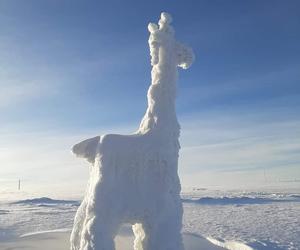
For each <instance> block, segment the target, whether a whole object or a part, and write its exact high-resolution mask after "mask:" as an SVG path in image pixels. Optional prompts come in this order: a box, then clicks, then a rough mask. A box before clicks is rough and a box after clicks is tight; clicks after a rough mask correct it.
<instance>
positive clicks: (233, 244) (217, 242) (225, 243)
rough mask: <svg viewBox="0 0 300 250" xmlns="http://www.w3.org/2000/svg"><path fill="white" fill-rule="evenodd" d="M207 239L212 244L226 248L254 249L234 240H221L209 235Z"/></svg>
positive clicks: (237, 249)
mask: <svg viewBox="0 0 300 250" xmlns="http://www.w3.org/2000/svg"><path fill="white" fill-rule="evenodd" d="M206 239H207V240H208V241H210V242H211V243H212V244H214V245H216V246H219V247H223V248H226V249H228V250H254V248H252V247H249V246H247V245H245V244H244V243H240V242H235V241H222V240H216V239H213V238H210V237H207V238H206Z"/></svg>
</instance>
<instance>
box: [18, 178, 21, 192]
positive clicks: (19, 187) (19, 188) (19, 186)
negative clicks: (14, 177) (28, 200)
mask: <svg viewBox="0 0 300 250" xmlns="http://www.w3.org/2000/svg"><path fill="white" fill-rule="evenodd" d="M18 190H21V180H20V179H19V185H18Z"/></svg>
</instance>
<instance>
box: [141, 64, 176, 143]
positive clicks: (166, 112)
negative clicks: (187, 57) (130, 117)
mask: <svg viewBox="0 0 300 250" xmlns="http://www.w3.org/2000/svg"><path fill="white" fill-rule="evenodd" d="M169 59H170V58H169ZM162 62H164V63H158V64H157V65H155V66H153V68H152V71H151V77H152V83H151V85H150V87H149V89H148V94H147V99H148V108H147V111H146V114H145V115H144V118H143V120H142V122H141V124H140V128H139V132H141V133H146V132H148V131H153V132H154V131H155V132H157V133H160V134H164V135H167V134H169V133H171V134H172V136H173V137H174V136H176V137H177V138H178V137H179V124H178V120H177V116H176V107H175V100H176V83H177V67H176V65H175V64H174V63H172V62H173V61H172V60H171V61H169V60H167V61H166V60H162ZM168 62H169V63H168ZM170 62H171V63H170Z"/></svg>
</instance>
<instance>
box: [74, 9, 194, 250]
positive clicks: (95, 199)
mask: <svg viewBox="0 0 300 250" xmlns="http://www.w3.org/2000/svg"><path fill="white" fill-rule="evenodd" d="M171 22H172V18H171V16H170V15H169V14H167V13H162V14H161V18H160V20H159V23H158V26H157V25H156V24H153V23H150V24H149V25H148V30H149V32H150V37H149V47H150V54H151V65H152V66H153V67H152V71H151V77H152V83H151V85H150V87H149V90H148V94H147V98H148V108H147V111H146V113H145V115H144V118H143V120H142V122H141V124H140V127H139V129H138V131H137V132H135V133H134V134H132V135H116V134H109V135H104V136H101V137H94V138H91V139H87V140H85V141H83V142H81V143H79V144H77V145H75V146H74V147H73V153H74V154H76V155H77V156H78V157H83V158H86V159H87V160H88V161H89V162H90V163H92V164H93V166H92V167H91V173H90V180H89V183H88V187H87V191H86V194H85V197H84V200H83V202H82V204H81V206H80V207H79V209H78V211H77V214H76V217H75V220H74V227H73V231H72V235H71V249H72V250H113V249H115V248H114V241H113V239H114V237H115V235H116V234H117V232H118V229H119V226H120V225H121V224H122V223H131V224H132V225H133V232H134V235H135V241H134V249H135V250H183V244H182V238H181V227H182V205H181V200H180V196H179V193H180V181H179V177H178V173H177V170H178V153H179V149H180V145H179V141H178V138H179V134H180V126H179V123H178V121H177V117H176V112H175V98H176V82H177V67H182V68H184V69H186V68H188V67H189V66H190V65H191V64H192V62H193V60H194V55H193V52H192V50H191V49H190V48H188V47H186V46H184V45H183V44H180V43H178V42H177V41H176V40H175V38H174V35H175V32H174V29H173V27H172V26H171V25H170V24H171Z"/></svg>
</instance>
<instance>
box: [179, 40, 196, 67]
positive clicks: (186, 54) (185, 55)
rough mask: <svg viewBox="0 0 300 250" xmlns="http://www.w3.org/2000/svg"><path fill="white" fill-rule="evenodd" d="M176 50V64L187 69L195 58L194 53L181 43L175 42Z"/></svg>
mask: <svg viewBox="0 0 300 250" xmlns="http://www.w3.org/2000/svg"><path fill="white" fill-rule="evenodd" d="M176 51H177V64H178V67H181V68H183V69H188V68H189V67H190V66H191V65H192V64H193V62H194V60H195V54H194V52H193V50H192V49H191V48H190V47H188V46H186V45H183V44H181V43H177V44H176Z"/></svg>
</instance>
